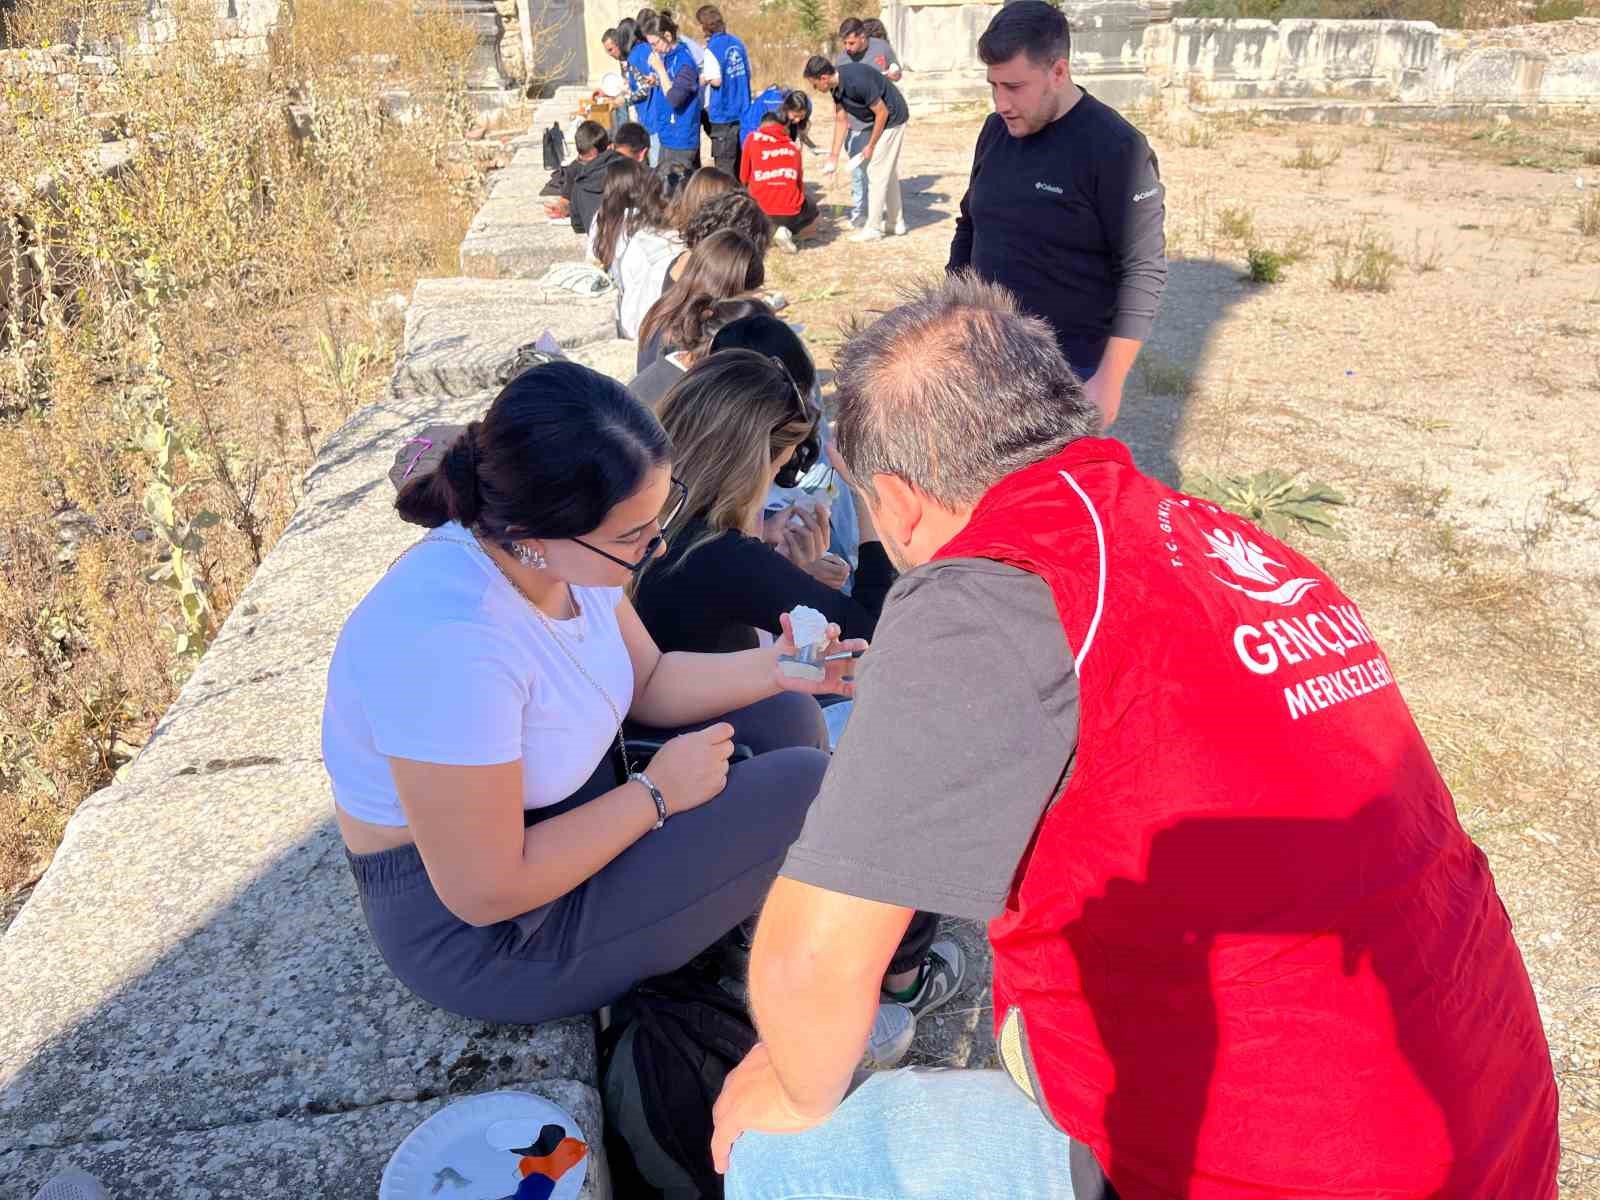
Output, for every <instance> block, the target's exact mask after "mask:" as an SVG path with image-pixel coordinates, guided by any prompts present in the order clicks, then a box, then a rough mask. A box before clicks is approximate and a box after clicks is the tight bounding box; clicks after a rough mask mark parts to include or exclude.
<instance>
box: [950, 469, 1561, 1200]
mask: <svg viewBox="0 0 1600 1200" xmlns="http://www.w3.org/2000/svg"><path fill="white" fill-rule="evenodd" d="M938 557H940V558H988V559H994V560H997V561H1000V562H1006V563H1010V564H1013V565H1015V566H1018V567H1021V568H1023V569H1025V570H1027V571H1030V572H1032V573H1033V574H1036V575H1038V576H1040V577H1041V578H1042V579H1044V580H1045V582H1046V583H1048V584H1049V585H1050V589H1051V591H1052V592H1053V593H1054V595H1055V600H1056V606H1057V608H1058V610H1059V611H1060V614H1061V621H1062V624H1063V626H1064V627H1065V630H1066V633H1067V642H1068V645H1069V646H1070V647H1072V649H1073V651H1074V654H1075V660H1076V667H1077V671H1078V682H1079V688H1080V696H1081V701H1080V710H1079V732H1078V747H1077V752H1076V756H1075V759H1074V763H1073V767H1072V772H1071V775H1070V778H1069V780H1068V783H1067V786H1066V788H1065V789H1064V791H1063V792H1062V794H1061V796H1060V797H1059V798H1058V799H1057V800H1056V802H1055V803H1054V804H1053V806H1052V807H1051V808H1050V809H1049V811H1048V812H1047V813H1046V814H1045V816H1044V818H1043V819H1042V820H1041V822H1040V824H1039V827H1038V829H1037V831H1036V832H1035V834H1034V840H1033V843H1032V845H1031V846H1030V847H1029V850H1028V853H1027V855H1026V856H1025V857H1024V859H1023V862H1022V864H1021V867H1020V870H1019V872H1018V875H1017V879H1016V881H1015V883H1014V884H1013V890H1012V894H1011V898H1010V902H1009V904H1008V906H1007V911H1006V912H1005V914H1004V915H1002V916H1000V917H998V918H996V919H995V920H994V922H993V923H992V924H991V925H990V927H989V937H990V941H991V943H992V944H993V948H994V959H995V963H994V1011H995V1018H996V1026H997V1030H998V1035H999V1040H1000V1044H1001V1056H1002V1059H1003V1060H1004V1061H1005V1062H1006V1065H1007V1067H1008V1069H1009V1070H1010V1071H1011V1073H1012V1076H1013V1077H1014V1078H1016V1079H1017V1081H1018V1083H1019V1084H1020V1085H1021V1086H1022V1087H1023V1089H1024V1090H1025V1091H1028V1092H1029V1093H1030V1094H1031V1095H1032V1096H1033V1097H1034V1098H1035V1099H1036V1100H1038V1101H1040V1102H1041V1103H1042V1104H1043V1105H1044V1107H1045V1109H1046V1110H1047V1111H1048V1112H1049V1113H1050V1114H1051V1115H1052V1116H1053V1117H1054V1119H1055V1120H1056V1122H1057V1123H1058V1124H1059V1125H1060V1126H1061V1127H1062V1128H1063V1129H1065V1130H1066V1131H1067V1132H1068V1133H1070V1134H1071V1135H1072V1136H1073V1137H1075V1138H1077V1139H1079V1140H1080V1141H1082V1142H1085V1143H1086V1144H1088V1145H1089V1146H1090V1147H1091V1148H1092V1149H1093V1150H1094V1152H1095V1154H1096V1156H1097V1157H1098V1158H1099V1160H1100V1163H1101V1165H1102V1167H1103V1168H1104V1169H1105V1171H1106V1174H1107V1175H1108V1177H1109V1178H1110V1180H1111V1182H1112V1183H1113V1184H1114V1185H1115V1187H1116V1188H1117V1189H1118V1191H1119V1192H1120V1193H1121V1195H1122V1197H1123V1198H1124V1200H1143V1198H1145V1197H1174V1196H1179V1197H1192V1198H1194V1200H1212V1198H1216V1200H1221V1198H1222V1197H1228V1198H1230V1200H1232V1198H1237V1197H1247V1196H1248V1197H1287V1196H1294V1197H1308V1198H1309V1197H1320V1198H1326V1197H1334V1196H1344V1197H1385V1198H1393V1197H1422V1196H1429V1197H1444V1198H1448V1200H1456V1198H1460V1200H1466V1198H1468V1197H1471V1198H1473V1200H1488V1198H1491V1197H1507V1198H1510V1197H1516V1198H1519V1200H1547V1198H1549V1197H1553V1196H1554V1195H1555V1191H1556V1183H1555V1177H1556V1165H1557V1155H1558V1142H1557V1135H1556V1094H1555V1083H1554V1078H1553V1075H1552V1071H1551V1065H1550V1055H1549V1049H1548V1047H1547V1046H1546V1043H1545V1038H1544V1030H1543V1028H1542V1026H1541V1025H1540V1022H1539V1014H1538V1010H1537V1008H1536V1007H1535V1004H1534V999H1533V992H1532V988H1531V987H1530V985H1529V983H1528V976H1527V972H1526V971H1525V969H1524V967H1523V963H1522V957H1521V955H1520V953H1519V952H1518V950H1517V947H1516V944H1515V942H1514V941H1513V940H1512V935H1511V924H1510V921H1509V919H1508V918H1507V916H1506V913H1505V910H1504V908H1503V907H1502V906H1501V904H1500V900H1499V897H1498V896H1497V895H1496V893H1495V890H1494V881H1493V879H1492V878H1491V877H1490V874H1489V869H1488V865H1487V863H1486V861H1485V859H1484V856H1483V854H1482V853H1481V852H1480V851H1479V850H1478V848H1477V847H1476V846H1474V845H1473V844H1472V842H1471V841H1470V840H1469V839H1468V838H1467V836H1466V834H1465V833H1464V832H1463V830H1462V829H1461V826H1460V824H1459V822H1458V821H1457V819H1456V812H1455V805H1454V802H1453V801H1452V799H1451V797H1450V793H1449V791H1448V790H1447V789H1446V787H1445V784H1444V781H1443V780H1442V779H1441V778H1440V776H1439V773H1438V771H1437V770H1436V769H1435V767H1434V763H1433V759H1432V756H1431V755H1430V754H1429V752H1428V748H1427V746H1426V745H1425V744H1424V742H1423V740H1422V736H1421V734H1420V733H1419V732H1418V730H1417V727H1416V725H1415V723H1414V722H1413V721H1412V719H1411V714H1410V711H1409V710H1408V709H1407V707H1406V704H1405V701H1404V700H1403V699H1402V698H1401V695H1400V691H1399V689H1398V687H1397V686H1396V684H1395V681H1394V678H1393V676H1392V675H1391V674H1390V671H1389V665H1388V662H1387V660H1386V659H1385V658H1384V655H1383V652H1382V651H1381V650H1380V649H1379V648H1378V646H1377V643H1376V642H1375V641H1374V640H1373V636H1372V633H1371V631H1370V630H1369V629H1368V627H1367V625H1366V623H1365V622H1364V621H1363V620H1362V617H1361V614H1360V612H1359V610H1358V609H1357V608H1356V606H1355V605H1354V604H1353V603H1352V602H1351V601H1350V600H1349V599H1348V598H1347V597H1346V596H1345V595H1344V593H1343V592H1341V591H1340V590H1339V588H1338V587H1337V586H1336V585H1335V584H1334V583H1333V581H1332V580H1331V579H1329V578H1328V576H1327V575H1325V574H1324V573H1323V572H1322V571H1321V570H1319V569H1318V568H1317V567H1316V566H1315V565H1314V564H1313V563H1311V562H1310V561H1309V560H1308V559H1306V558H1304V557H1303V556H1301V555H1299V554H1297V553H1296V552H1295V551H1294V550H1292V549H1290V548H1289V547H1287V546H1285V545H1283V544H1282V543H1281V542H1278V541H1277V540H1275V539H1274V538H1272V537H1270V536H1268V535H1267V534H1266V533H1264V532H1263V531H1262V530H1260V529H1259V528H1257V527H1256V526H1255V525H1253V524H1251V523H1249V522H1248V521H1245V520H1243V519H1242V518H1239V517H1236V516H1234V515H1233V514H1231V513H1228V512H1225V511H1223V510H1221V509H1218V508H1216V507H1215V506H1213V505H1211V504H1209V503H1208V502H1206V501H1203V500H1199V499H1194V498H1192V497H1188V496H1184V495H1182V494H1180V493H1178V492H1174V491H1172V490H1171V489H1170V488H1167V487H1165V486H1163V485H1162V484H1160V483H1159V482H1157V481H1155V480H1153V479H1150V478H1148V477H1147V476H1145V475H1143V474H1141V473H1140V472H1139V471H1138V470H1137V469H1135V467H1134V466H1133V463H1132V460H1131V459H1130V457H1129V455H1128V451H1127V449H1126V448H1125V447H1124V446H1122V445H1121V444H1120V443H1118V442H1115V441H1110V440H1084V441H1080V442H1077V443H1074V444H1073V445H1071V446H1069V447H1068V448H1067V449H1066V450H1064V451H1062V452H1061V453H1060V454H1058V455H1057V456H1055V457H1054V458H1052V459H1050V460H1049V461H1047V462H1044V463H1040V464H1038V465H1036V466H1034V467H1030V468H1028V469H1026V470H1023V471H1019V472H1017V473H1016V474H1014V475H1012V476H1010V477H1008V478H1007V479H1005V480H1004V481H1002V482H1001V483H1000V484H999V485H997V486H996V487H995V488H994V489H993V490H991V491H990V492H989V493H988V494H987V495H986V496H985V497H984V499H983V500H982V502H981V503H980V504H979V505H978V508H977V510H976V511H975V512H974V513H973V516H972V519H971V521H970V522H969V524H968V525H967V527H966V528H965V529H964V530H963V531H962V532H961V533H960V534H959V535H958V536H957V537H956V538H955V539H954V540H953V541H951V542H950V544H949V545H947V546H945V547H944V548H943V549H942V550H941V551H940V552H939V555H938Z"/></svg>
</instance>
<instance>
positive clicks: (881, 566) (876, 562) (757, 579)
mask: <svg viewBox="0 0 1600 1200" xmlns="http://www.w3.org/2000/svg"><path fill="white" fill-rule="evenodd" d="M704 532H705V526H704V525H703V524H701V523H700V522H698V521H695V522H691V523H690V524H689V525H687V526H686V527H685V528H684V529H683V530H682V531H681V532H679V533H678V534H676V535H674V537H673V539H672V548H671V549H670V550H668V552H667V554H666V555H665V556H664V557H663V558H662V559H661V561H659V562H656V563H652V564H651V565H650V566H649V567H648V568H647V569H646V570H645V572H644V573H643V575H642V576H641V577H640V579H639V585H638V587H637V589H636V590H635V592H634V596H633V606H634V608H635V609H636V610H637V611H638V613H639V619H640V620H641V621H643V622H644V627H645V628H646V629H648V630H649V631H650V636H651V637H653V638H654V639H655V642H656V645H657V646H659V647H661V649H662V651H663V652H670V651H673V650H692V651H698V652H702V653H717V652H721V651H725V650H748V649H750V648H752V647H753V646H755V645H756V644H757V639H756V632H755V631H756V630H757V629H765V630H768V631H769V632H771V633H772V634H773V635H774V636H776V635H777V634H778V633H780V632H781V631H782V626H781V625H780V624H779V623H778V614H780V613H786V612H788V611H790V610H791V609H793V608H794V607H795V606H796V605H797V604H807V605H810V606H811V607H812V608H814V609H816V610H817V611H818V612H820V613H822V614H823V615H824V616H826V617H827V618H828V620H830V621H832V622H834V623H835V624H837V625H838V626H839V628H840V629H842V630H843V631H844V636H845V637H847V638H856V637H864V638H870V637H871V636H872V631H873V629H875V628H876V627H877V624H878V614H879V613H880V612H882V611H883V601H884V598H885V597H886V596H888V594H889V589H890V588H891V587H893V586H894V581H895V579H896V578H898V576H897V574H896V572H895V569H894V567H893V565H892V564H891V563H890V562H889V556H888V554H886V553H885V552H884V549H883V545H882V543H881V542H862V543H861V552H860V562H859V564H858V565H857V567H856V573H855V586H854V587H853V588H852V589H851V590H852V592H853V593H854V594H853V595H851V596H846V595H845V594H844V593H843V592H840V591H836V590H835V589H833V588H831V587H829V586H828V585H827V584H825V583H821V582H819V581H817V580H816V579H813V578H812V577H811V576H810V575H807V574H806V573H805V572H804V571H802V570H801V569H800V568H799V567H797V566H795V565H794V564H793V563H792V562H790V561H789V560H788V559H786V558H784V557H783V555H781V554H779V553H778V552H777V551H776V550H774V549H773V548H772V547H771V546H769V545H767V544H766V543H765V542H763V541H760V540H759V539H757V538H753V537H747V536H746V535H744V534H741V533H735V532H732V531H730V532H727V533H724V534H722V535H721V536H719V537H716V538H713V539H712V540H711V541H709V542H706V543H705V544H703V545H701V546H698V547H696V548H695V549H694V550H693V551H691V552H690V553H689V554H688V555H687V557H685V555H684V552H685V550H687V549H688V547H689V546H690V544H691V543H693V542H694V541H695V539H697V538H698V537H699V536H700V535H701V534H703V533H704Z"/></svg>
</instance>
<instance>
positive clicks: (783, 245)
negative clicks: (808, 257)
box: [772, 225, 800, 254]
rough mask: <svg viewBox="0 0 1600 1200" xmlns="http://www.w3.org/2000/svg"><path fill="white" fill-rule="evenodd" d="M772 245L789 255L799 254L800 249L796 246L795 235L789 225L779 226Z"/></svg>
mask: <svg viewBox="0 0 1600 1200" xmlns="http://www.w3.org/2000/svg"><path fill="white" fill-rule="evenodd" d="M772 244H773V245H774V246H776V247H777V248H778V249H780V250H782V251H784V252H785V253H787V254H799V253H800V247H799V246H796V245H795V244H794V234H792V233H790V232H789V227H788V226H787V225H779V226H778V230H777V232H776V233H774V234H773V235H772Z"/></svg>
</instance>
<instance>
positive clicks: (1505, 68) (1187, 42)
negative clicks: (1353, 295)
mask: <svg viewBox="0 0 1600 1200" xmlns="http://www.w3.org/2000/svg"><path fill="white" fill-rule="evenodd" d="M1063 8H1064V10H1065V11H1066V13H1067V16H1068V20H1069V21H1070V22H1071V25H1072V72H1073V76H1074V78H1076V79H1077V80H1078V81H1079V82H1080V83H1082V84H1083V85H1084V86H1085V87H1086V88H1088V89H1089V90H1090V91H1092V92H1093V93H1094V94H1095V95H1096V96H1098V97H1099V98H1101V99H1102V100H1105V101H1106V102H1107V103H1110V104H1113V105H1116V106H1117V107H1120V108H1131V107H1134V106H1136V105H1138V104H1139V103H1141V102H1142V101H1145V100H1147V99H1149V98H1151V97H1153V96H1154V95H1155V94H1156V93H1157V92H1158V91H1160V90H1161V89H1163V88H1167V87H1175V88H1180V89H1183V90H1184V91H1185V92H1187V93H1189V94H1190V95H1192V96H1193V97H1194V98H1195V99H1196V100H1201V101H1208V100H1209V101H1226V102H1234V103H1248V102H1250V101H1263V102H1274V103H1276V102H1293V101H1322V100H1361V101H1367V102H1372V103H1377V104H1394V105H1420V106H1426V107H1428V108H1430V109H1450V108H1460V107H1469V106H1472V105H1482V104H1499V105H1514V106H1530V105H1552V104H1577V103H1592V102H1594V101H1596V100H1600V20H1595V19H1580V20H1576V21H1566V22H1557V23H1552V24H1550V25H1540V26H1529V27H1525V28H1514V29H1501V30H1482V31H1471V32H1462V31H1457V30H1442V29H1440V28H1439V27H1438V26H1436V25H1434V24H1432V23H1431V22H1427V21H1321V20H1285V21H1247V20H1213V19H1185V18H1180V19H1178V20H1173V19H1171V6H1170V4H1169V3H1167V2H1166V0H1161V2H1160V3H1145V2H1141V0H1077V2H1072V0H1069V2H1068V3H1065V4H1064V5H1063ZM999 9H1000V5H999V4H997V3H962V2H960V0H886V2H885V3H884V5H883V21H884V24H885V25H886V26H887V27H888V30H889V37H890V40H891V41H893V42H894V44H895V48H896V50H897V51H898V52H899V54H900V59H901V61H902V62H903V63H904V64H905V67H906V71H907V78H906V82H905V85H904V90H905V91H906V93H907V98H908V100H909V101H910V102H911V104H912V107H913V108H914V109H917V108H921V109H924V110H926V109H928V108H933V107H939V106H940V105H941V104H947V103H953V102H954V103H961V102H976V101H981V100H984V99H986V98H987V89H986V87H985V86H984V65H983V63H982V62H980V61H979V59H978V55H977V43H978V37H979V35H980V34H981V33H982V32H983V30H984V28H985V26H986V25H987V24H988V23H989V20H990V19H991V18H992V17H993V16H994V14H995V13H996V12H998V11H999Z"/></svg>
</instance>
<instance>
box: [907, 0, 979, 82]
mask: <svg viewBox="0 0 1600 1200" xmlns="http://www.w3.org/2000/svg"><path fill="white" fill-rule="evenodd" d="M999 11H1000V5H999V4H948V3H939V2H938V0H935V2H934V3H902V2H901V0H891V2H890V3H887V4H885V5H884V6H883V10H882V19H883V23H884V27H885V28H886V29H887V30H888V31H889V41H890V42H891V43H892V44H893V45H894V48H895V52H896V53H897V54H898V55H899V56H900V61H901V62H902V63H903V64H905V68H906V70H907V71H915V72H917V73H919V74H922V75H936V74H948V73H953V72H963V73H969V74H971V73H976V74H978V75H982V74H983V70H984V67H983V63H982V62H980V61H979V59H978V38H979V37H980V36H982V34H983V31H984V29H986V28H987V27H988V25H989V22H990V20H991V19H992V18H993V17H994V14H995V13H997V12H999Z"/></svg>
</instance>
